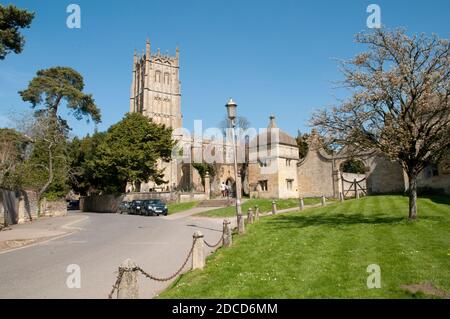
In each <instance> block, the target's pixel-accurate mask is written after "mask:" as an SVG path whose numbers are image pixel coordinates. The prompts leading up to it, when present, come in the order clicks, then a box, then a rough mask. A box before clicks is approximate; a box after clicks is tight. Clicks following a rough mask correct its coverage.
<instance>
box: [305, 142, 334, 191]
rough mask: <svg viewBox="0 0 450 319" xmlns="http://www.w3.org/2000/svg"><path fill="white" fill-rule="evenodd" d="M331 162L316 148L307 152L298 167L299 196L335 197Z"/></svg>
mask: <svg viewBox="0 0 450 319" xmlns="http://www.w3.org/2000/svg"><path fill="white" fill-rule="evenodd" d="M334 185H335V182H334V176H333V162H332V161H331V160H329V159H328V158H326V157H325V156H324V154H322V152H320V151H319V150H318V149H312V150H310V151H309V152H308V154H307V155H306V157H305V158H304V160H303V161H302V162H301V163H300V164H299V167H298V188H299V196H300V197H318V196H322V195H325V196H326V197H336V194H335V193H337V191H336V192H335V186H334Z"/></svg>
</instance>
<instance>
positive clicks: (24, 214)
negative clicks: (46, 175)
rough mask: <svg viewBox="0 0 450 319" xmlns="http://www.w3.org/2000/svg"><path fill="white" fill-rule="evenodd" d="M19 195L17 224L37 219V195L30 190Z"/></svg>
mask: <svg viewBox="0 0 450 319" xmlns="http://www.w3.org/2000/svg"><path fill="white" fill-rule="evenodd" d="M18 194H19V198H18V200H19V211H18V213H19V221H18V222H19V223H24V222H26V221H30V220H33V219H36V218H38V213H39V203H38V199H37V193H36V192H35V191H32V190H24V191H20V192H18Z"/></svg>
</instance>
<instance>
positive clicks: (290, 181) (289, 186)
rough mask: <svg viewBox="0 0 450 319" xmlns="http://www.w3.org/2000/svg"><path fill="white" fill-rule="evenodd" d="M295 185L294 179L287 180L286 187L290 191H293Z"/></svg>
mask: <svg viewBox="0 0 450 319" xmlns="http://www.w3.org/2000/svg"><path fill="white" fill-rule="evenodd" d="M293 183H294V180H293V179H287V180H286V187H287V189H288V190H290V191H291V190H292V185H293Z"/></svg>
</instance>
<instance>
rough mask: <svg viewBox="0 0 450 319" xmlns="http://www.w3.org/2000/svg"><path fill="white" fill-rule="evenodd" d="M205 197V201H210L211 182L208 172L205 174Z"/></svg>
mask: <svg viewBox="0 0 450 319" xmlns="http://www.w3.org/2000/svg"><path fill="white" fill-rule="evenodd" d="M205 196H206V199H211V180H210V177H209V173H208V172H206V174H205Z"/></svg>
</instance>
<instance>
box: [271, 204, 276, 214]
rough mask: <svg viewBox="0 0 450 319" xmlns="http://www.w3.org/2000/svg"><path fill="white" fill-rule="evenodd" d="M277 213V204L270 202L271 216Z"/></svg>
mask: <svg viewBox="0 0 450 319" xmlns="http://www.w3.org/2000/svg"><path fill="white" fill-rule="evenodd" d="M276 213H277V202H276V201H272V214H273V215H275V214H276Z"/></svg>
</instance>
